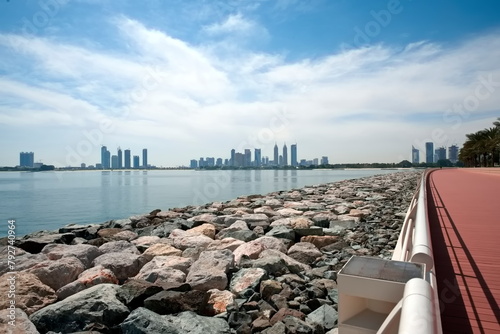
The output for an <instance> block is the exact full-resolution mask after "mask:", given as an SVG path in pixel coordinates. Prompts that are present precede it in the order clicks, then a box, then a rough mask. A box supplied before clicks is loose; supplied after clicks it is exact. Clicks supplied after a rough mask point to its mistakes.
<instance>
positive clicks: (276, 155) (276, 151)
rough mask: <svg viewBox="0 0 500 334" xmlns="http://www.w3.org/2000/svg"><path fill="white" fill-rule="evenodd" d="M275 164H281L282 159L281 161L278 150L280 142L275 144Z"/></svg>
mask: <svg viewBox="0 0 500 334" xmlns="http://www.w3.org/2000/svg"><path fill="white" fill-rule="evenodd" d="M273 164H274V165H275V166H278V165H279V164H280V161H279V151H278V143H275V144H274V160H273Z"/></svg>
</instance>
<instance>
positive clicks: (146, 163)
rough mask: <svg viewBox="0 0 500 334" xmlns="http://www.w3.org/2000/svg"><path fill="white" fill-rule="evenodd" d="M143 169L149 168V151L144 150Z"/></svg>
mask: <svg viewBox="0 0 500 334" xmlns="http://www.w3.org/2000/svg"><path fill="white" fill-rule="evenodd" d="M142 167H143V168H148V149H147V148H144V149H142Z"/></svg>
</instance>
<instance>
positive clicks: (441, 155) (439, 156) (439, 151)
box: [435, 147, 446, 162]
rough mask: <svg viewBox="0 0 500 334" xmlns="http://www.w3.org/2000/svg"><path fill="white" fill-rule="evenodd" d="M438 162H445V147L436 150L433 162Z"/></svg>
mask: <svg viewBox="0 0 500 334" xmlns="http://www.w3.org/2000/svg"><path fill="white" fill-rule="evenodd" d="M439 160H446V148H445V147H440V148H437V149H436V160H435V162H438V161H439Z"/></svg>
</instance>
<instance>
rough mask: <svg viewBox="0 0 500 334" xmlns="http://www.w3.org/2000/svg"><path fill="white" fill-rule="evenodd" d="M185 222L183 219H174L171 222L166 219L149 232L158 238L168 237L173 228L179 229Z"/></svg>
mask: <svg viewBox="0 0 500 334" xmlns="http://www.w3.org/2000/svg"><path fill="white" fill-rule="evenodd" d="M184 222H186V220H184V219H175V220H174V221H173V222H170V221H167V222H165V223H162V224H160V225H158V226H156V227H155V228H154V229H153V230H152V231H151V233H150V235H152V236H157V237H160V238H164V237H168V236H169V235H170V233H172V231H173V230H175V229H180V228H181V227H182V224H183V223H184Z"/></svg>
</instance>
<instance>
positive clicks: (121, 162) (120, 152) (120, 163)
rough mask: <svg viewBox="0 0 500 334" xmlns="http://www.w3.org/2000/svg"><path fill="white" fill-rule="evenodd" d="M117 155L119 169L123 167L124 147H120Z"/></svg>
mask: <svg viewBox="0 0 500 334" xmlns="http://www.w3.org/2000/svg"><path fill="white" fill-rule="evenodd" d="M117 156H118V167H116V168H118V169H120V168H123V156H122V149H121V148H120V147H118V154H117Z"/></svg>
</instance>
